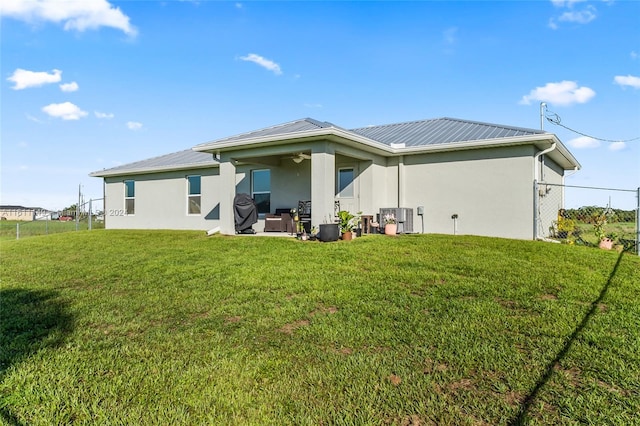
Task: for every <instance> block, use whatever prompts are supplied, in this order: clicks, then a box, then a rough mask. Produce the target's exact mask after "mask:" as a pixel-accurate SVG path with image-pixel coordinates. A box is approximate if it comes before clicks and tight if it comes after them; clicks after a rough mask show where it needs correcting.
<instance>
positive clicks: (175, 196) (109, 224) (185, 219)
mask: <svg viewBox="0 0 640 426" xmlns="http://www.w3.org/2000/svg"><path fill="white" fill-rule="evenodd" d="M187 175H200V176H202V180H201V201H200V202H201V214H199V215H190V214H187V180H186V176H187ZM218 179H219V175H218V169H217V168H211V169H196V170H182V171H175V172H163V173H153V174H144V175H132V176H119V177H107V178H105V185H104V187H105V226H106V228H108V229H194V230H208V229H212V228H214V227H216V226H218V222H219V218H220V216H219V215H220V212H219V209H220V207H219V201H218V200H219V199H220V194H219V184H218ZM125 180H133V181H135V214H133V215H126V214H125V205H124V183H123V182H124V181H125Z"/></svg>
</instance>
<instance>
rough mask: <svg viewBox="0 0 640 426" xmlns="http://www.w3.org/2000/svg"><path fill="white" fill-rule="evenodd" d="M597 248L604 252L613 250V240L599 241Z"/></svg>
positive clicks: (604, 239)
mask: <svg viewBox="0 0 640 426" xmlns="http://www.w3.org/2000/svg"><path fill="white" fill-rule="evenodd" d="M598 247H600V248H601V249H604V250H611V249H612V248H613V240H610V239H609V238H603V239H601V240H600V244H598Z"/></svg>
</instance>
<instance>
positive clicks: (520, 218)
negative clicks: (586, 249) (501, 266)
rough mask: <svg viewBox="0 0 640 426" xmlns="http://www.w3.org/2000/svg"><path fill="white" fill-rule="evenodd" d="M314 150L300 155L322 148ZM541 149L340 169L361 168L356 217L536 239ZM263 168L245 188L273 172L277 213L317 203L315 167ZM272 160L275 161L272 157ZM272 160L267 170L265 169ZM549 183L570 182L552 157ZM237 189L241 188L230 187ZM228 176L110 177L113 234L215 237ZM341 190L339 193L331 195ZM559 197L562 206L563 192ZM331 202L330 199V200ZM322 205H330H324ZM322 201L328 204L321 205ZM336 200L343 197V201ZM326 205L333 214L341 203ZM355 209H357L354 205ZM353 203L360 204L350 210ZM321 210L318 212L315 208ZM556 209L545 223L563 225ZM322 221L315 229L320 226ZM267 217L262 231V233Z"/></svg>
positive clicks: (244, 172) (285, 162)
mask: <svg viewBox="0 0 640 426" xmlns="http://www.w3.org/2000/svg"><path fill="white" fill-rule="evenodd" d="M313 148H314V145H313V144H308V145H300V146H299V147H296V151H297V150H298V149H299V150H300V151H302V150H303V149H313ZM534 154H535V148H534V147H533V146H532V145H529V146H514V147H505V148H485V149H476V150H467V151H456V152H445V153H430V154H419V155H405V156H403V157H398V156H396V157H388V158H385V157H381V156H376V155H372V154H367V153H365V152H362V151H358V150H355V149H353V148H351V149H349V150H345V151H342V152H341V153H340V154H337V155H336V157H335V170H334V173H337V171H338V170H339V168H340V167H344V166H353V167H354V170H355V176H356V180H357V182H356V185H355V189H356V194H355V196H354V199H353V200H344V204H345V205H344V206H342V203H341V207H343V208H347V209H349V210H350V211H351V210H353V212H354V213H355V212H356V211H361V212H362V213H363V214H366V215H374V217H375V215H376V214H377V213H378V212H379V209H380V208H384V207H410V208H413V210H414V217H413V224H414V226H413V231H414V232H421V231H422V226H421V223H422V222H421V217H420V216H418V215H417V207H418V206H424V209H425V214H424V232H425V233H444V234H452V233H453V220H452V219H451V215H452V214H454V213H455V214H457V215H458V220H457V233H458V234H472V235H486V236H498V237H507V238H519V239H531V238H533V231H534V224H533V179H534V160H533V156H534ZM252 155H253V159H252V161H253V163H251V164H239V165H237V166H234V168H233V170H234V172H235V190H236V192H237V193H241V192H244V193H248V194H251V170H255V169H265V168H266V169H270V170H271V211H272V212H274V211H275V210H276V209H277V208H292V207H297V202H298V200H307V199H312V192H313V191H312V184H311V177H312V162H311V161H310V160H304V161H302V162H301V163H295V162H293V161H291V159H290V157H287V156H286V154H281V153H280V152H279V151H275V152H274V151H271V150H267V149H264V150H255V151H254V152H252ZM269 155H270V157H269ZM260 158H265V161H264V163H263V164H260V163H258V161H260ZM545 164H546V167H545V171H544V176H545V179H546V180H547V181H548V182H552V183H561V182H562V173H563V171H562V169H561V168H560V167H559V166H558V165H556V164H555V163H553V162H552V161H550V160H549V159H547V161H546V163H545ZM192 174H199V175H201V176H202V195H201V197H202V201H201V202H202V213H201V214H200V215H188V214H187V182H186V176H187V175H192ZM127 179H133V180H134V181H135V182H136V184H135V185H136V187H135V191H136V197H135V203H136V207H135V208H136V212H135V215H131V216H126V215H124V184H123V182H124V180H127ZM326 182H331V183H333V184H335V176H333V177H331V178H329V177H328V176H324V175H322V176H320V177H319V178H318V179H317V180H316V182H315V184H316V185H321V184H324V183H326ZM230 184H233V183H231V182H230ZM221 191H222V186H221V176H220V175H219V170H218V168H211V169H200V170H192V171H176V172H163V173H155V174H144V175H133V176H120V177H117V178H114V177H110V178H106V179H105V196H106V205H105V218H106V226H107V228H128V229H197V230H207V229H211V228H214V227H216V226H218V225H219V223H220V220H219V219H220V204H219V203H220V199H221V198H222V194H221V193H220V192H221ZM331 191H332V193H335V187H334V188H331ZM553 191H554V190H552V191H551V193H550V196H549V197H548V198H549V199H551V198H553V199H554V203H555V204H559V203H560V204H561V199H560V198H559V195H560V193H559V191H560V189H559V188H557V191H556V193H553ZM324 198H326V197H324ZM324 198H322V199H324ZM317 199H320V198H317ZM336 199H340V198H339V197H336ZM325 204H329V205H328V206H324V210H326V212H324V213H326V214H323V217H324V216H329V215H332V213H333V199H331V200H329V201H328V202H327V203H325ZM347 204H348V206H347ZM349 206H350V207H349ZM315 208H316V207H314V206H312V210H313V209H315ZM555 213H556V208H555V207H554V208H553V209H552V213H549V214H547V215H546V216H545V217H544V221H545V223H546V222H547V221H549V220H552V219H553V218H554V215H555ZM318 224H319V223H315V222H314V223H313V225H318ZM263 228H264V223H263V221H262V220H261V221H260V222H259V223H257V224H256V225H254V229H255V230H257V231H262V230H263Z"/></svg>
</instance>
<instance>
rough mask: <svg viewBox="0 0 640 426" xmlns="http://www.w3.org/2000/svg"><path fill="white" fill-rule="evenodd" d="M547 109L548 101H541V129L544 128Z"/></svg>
mask: <svg viewBox="0 0 640 426" xmlns="http://www.w3.org/2000/svg"><path fill="white" fill-rule="evenodd" d="M546 110H547V103H546V102H540V130H544V113H545V112H546Z"/></svg>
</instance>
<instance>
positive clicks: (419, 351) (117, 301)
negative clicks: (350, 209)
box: [0, 230, 640, 425]
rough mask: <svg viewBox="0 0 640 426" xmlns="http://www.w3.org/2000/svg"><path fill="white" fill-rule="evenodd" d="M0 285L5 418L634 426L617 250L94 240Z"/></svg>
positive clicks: (28, 260) (525, 244) (50, 244)
mask: <svg viewBox="0 0 640 426" xmlns="http://www.w3.org/2000/svg"><path fill="white" fill-rule="evenodd" d="M0 272H1V275H0V276H1V277H2V287H1V289H0V308H1V309H0V330H1V335H0V351H1V352H0V363H1V364H0V365H1V368H0V421H4V422H5V423H7V424H24V425H26V424H29V425H49V424H85V423H90V424H141V425H146V424H149V425H151V424H153V425H155V424H248V425H262V424H265V425H267V424H269V425H270V424H279V425H306V424H308V425H319V424H344V425H349V424H397V425H408V424H421V425H423V424H456V425H465V424H466V425H474V424H492V425H494V424H504V425H508V424H582V423H586V424H620V425H628V424H634V423H635V424H638V417H637V413H638V412H639V411H640V303H639V302H640V284H639V283H640V259H638V257H637V256H633V255H629V254H618V253H616V252H607V251H602V250H594V249H592V248H587V247H572V246H567V245H559V244H547V243H542V242H531V241H513V240H506V239H491V238H481V237H466V236H456V237H452V236H440V235H415V236H402V237H398V238H393V237H385V236H367V237H363V238H359V239H356V240H355V241H352V242H336V243H324V244H323V243H316V242H300V241H295V240H293V239H280V238H251V237H223V236H216V237H210V238H206V237H204V236H202V234H201V233H194V232H175V231H104V230H102V231H92V232H73V233H67V234H59V235H53V236H48V237H33V238H29V239H24V240H19V241H9V242H2V263H1V266H0Z"/></svg>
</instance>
